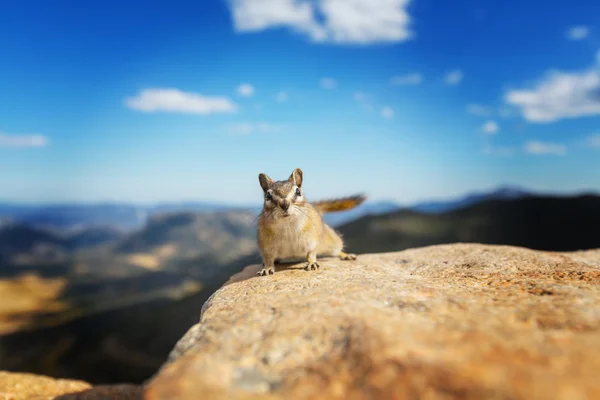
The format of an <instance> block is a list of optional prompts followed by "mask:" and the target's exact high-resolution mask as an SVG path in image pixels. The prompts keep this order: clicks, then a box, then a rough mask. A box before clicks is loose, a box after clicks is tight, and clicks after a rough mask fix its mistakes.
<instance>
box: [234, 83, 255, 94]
mask: <svg viewBox="0 0 600 400" xmlns="http://www.w3.org/2000/svg"><path fill="white" fill-rule="evenodd" d="M237 92H238V94H239V95H240V96H243V97H252V95H253V94H254V86H252V85H251V84H249V83H242V84H241V85H240V86H238V88H237Z"/></svg>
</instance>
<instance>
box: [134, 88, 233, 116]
mask: <svg viewBox="0 0 600 400" xmlns="http://www.w3.org/2000/svg"><path fill="white" fill-rule="evenodd" d="M126 105H127V107H129V108H131V109H134V110H138V111H143V112H160V111H162V112H179V113H189V114H202V115H207V114H214V113H231V112H235V111H237V106H236V105H235V104H234V103H233V102H232V101H231V100H229V99H228V98H227V97H208V96H203V95H201V94H198V93H191V92H183V91H181V90H179V89H171V88H158V89H145V90H142V91H141V92H140V93H139V94H138V95H137V96H135V97H130V98H128V99H126Z"/></svg>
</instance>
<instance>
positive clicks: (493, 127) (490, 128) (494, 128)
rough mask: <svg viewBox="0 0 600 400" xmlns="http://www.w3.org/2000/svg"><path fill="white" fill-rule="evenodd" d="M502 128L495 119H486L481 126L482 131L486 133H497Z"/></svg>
mask: <svg viewBox="0 0 600 400" xmlns="http://www.w3.org/2000/svg"><path fill="white" fill-rule="evenodd" d="M499 130H500V127H499V126H498V124H497V123H496V122H495V121H486V122H485V123H484V124H483V126H482V127H481V132H483V133H485V134H486V135H495V134H496V133H498V131H499Z"/></svg>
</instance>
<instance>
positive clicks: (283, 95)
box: [275, 92, 290, 103]
mask: <svg viewBox="0 0 600 400" xmlns="http://www.w3.org/2000/svg"><path fill="white" fill-rule="evenodd" d="M289 98H290V96H289V95H288V94H287V92H279V93H277V95H276V96H275V101H276V102H278V103H285V102H286V101H288V100H289Z"/></svg>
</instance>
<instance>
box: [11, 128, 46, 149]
mask: <svg viewBox="0 0 600 400" xmlns="http://www.w3.org/2000/svg"><path fill="white" fill-rule="evenodd" d="M48 143H49V140H48V138H47V137H46V136H44V135H37V134H35V135H11V134H7V133H2V132H0V148H2V147H20V148H23V147H46V146H47V145H48Z"/></svg>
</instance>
